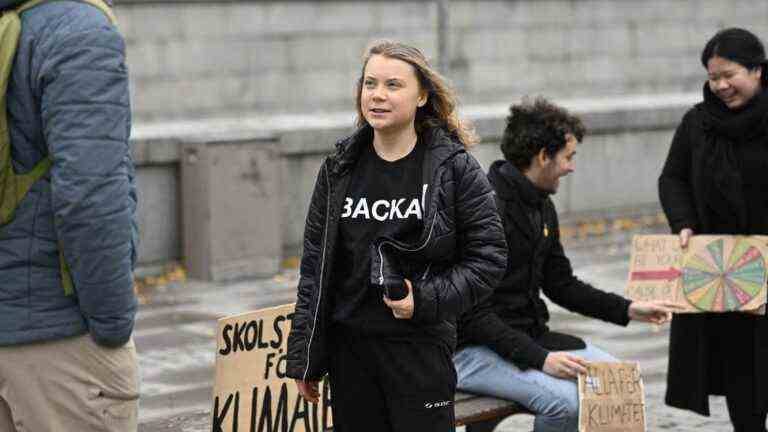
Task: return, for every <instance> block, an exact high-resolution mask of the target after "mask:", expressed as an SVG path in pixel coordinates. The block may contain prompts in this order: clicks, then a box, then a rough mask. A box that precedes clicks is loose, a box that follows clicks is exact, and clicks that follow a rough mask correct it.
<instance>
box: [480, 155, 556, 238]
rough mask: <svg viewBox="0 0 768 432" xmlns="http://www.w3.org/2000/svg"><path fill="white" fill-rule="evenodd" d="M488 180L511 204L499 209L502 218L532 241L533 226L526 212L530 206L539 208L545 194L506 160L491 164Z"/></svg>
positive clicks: (501, 196) (545, 197)
mask: <svg viewBox="0 0 768 432" xmlns="http://www.w3.org/2000/svg"><path fill="white" fill-rule="evenodd" d="M488 181H489V182H490V183H491V185H492V186H493V189H494V191H495V192H496V195H498V197H499V198H501V200H502V201H504V202H507V203H509V204H508V205H511V206H512V207H511V208H509V207H508V208H509V211H507V210H505V209H503V208H500V209H499V211H500V212H501V215H502V218H503V219H505V220H506V219H511V220H512V221H514V223H515V225H517V227H518V229H519V231H520V232H522V233H523V235H524V236H525V238H527V239H528V240H529V241H534V238H535V234H534V226H533V224H532V223H531V220H530V218H529V217H528V212H529V209H530V208H531V207H534V208H538V209H540V208H541V204H542V202H543V201H544V200H545V199H547V194H546V193H544V192H542V191H540V190H539V189H537V188H536V186H534V184H533V183H532V182H531V181H530V180H529V179H528V177H526V176H525V175H524V174H523V173H521V172H520V170H518V169H517V168H516V167H515V166H514V165H512V163H510V162H509V161H506V160H498V161H496V162H494V163H493V164H491V168H490V169H489V170H488Z"/></svg>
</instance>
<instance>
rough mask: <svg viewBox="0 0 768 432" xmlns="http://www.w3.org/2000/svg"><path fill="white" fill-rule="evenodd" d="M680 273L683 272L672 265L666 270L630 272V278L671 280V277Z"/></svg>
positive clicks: (636, 279) (675, 277)
mask: <svg viewBox="0 0 768 432" xmlns="http://www.w3.org/2000/svg"><path fill="white" fill-rule="evenodd" d="M682 274H683V273H682V272H681V271H680V270H678V269H676V268H674V267H670V268H669V269H668V270H646V271H636V272H632V275H631V276H630V279H631V280H633V281H647V280H668V281H671V280H673V279H677V278H679V277H680V275H682Z"/></svg>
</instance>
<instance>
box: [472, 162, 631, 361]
mask: <svg viewBox="0 0 768 432" xmlns="http://www.w3.org/2000/svg"><path fill="white" fill-rule="evenodd" d="M488 179H489V180H490V182H491V185H492V186H493V188H494V189H495V190H496V194H497V198H498V201H499V205H498V206H499V209H500V212H501V214H502V220H503V223H504V231H505V236H506V239H507V244H508V246H509V255H508V260H507V272H506V274H505V275H504V278H503V279H502V281H501V283H500V284H499V286H498V287H497V288H496V289H495V290H494V292H493V295H492V296H491V297H490V298H489V299H488V300H486V301H484V302H483V303H482V304H481V305H479V306H478V307H477V308H475V309H473V310H472V311H471V312H469V313H467V314H465V315H464V316H463V317H462V319H461V321H460V323H459V343H460V345H486V346H488V347H489V348H491V349H492V350H494V351H495V352H496V353H498V354H499V355H500V356H502V357H504V358H506V359H508V360H510V361H512V362H513V363H515V364H516V365H518V366H520V367H522V368H527V367H534V368H537V369H541V367H542V366H543V364H544V360H545V359H546V356H547V354H548V353H549V350H553V351H555V350H556V351H560V350H574V349H580V348H584V342H583V341H581V340H580V339H578V338H575V337H573V336H569V335H563V334H559V333H555V332H551V331H549V328H548V327H547V321H549V311H548V310H547V305H546V303H544V301H543V300H542V298H541V297H540V293H541V291H543V292H544V294H546V295H547V297H549V298H550V299H551V300H552V301H554V302H555V303H557V304H559V305H561V306H563V307H565V308H566V309H568V310H571V311H574V312H578V313H581V314H584V315H587V316H590V317H593V318H599V319H603V320H606V321H609V322H613V323H616V324H620V325H626V324H627V323H628V322H629V318H628V315H627V313H628V308H629V303H630V302H629V301H627V300H626V299H624V298H623V297H621V296H618V295H615V294H611V293H606V292H604V291H600V290H598V289H596V288H594V287H592V286H591V285H589V284H587V283H584V282H582V281H580V280H579V279H578V278H576V277H575V276H574V274H573V269H572V268H571V263H570V261H569V260H568V257H567V256H565V252H564V251H563V245H562V244H561V243H560V228H559V223H558V218H557V212H556V211H555V206H554V204H553V203H552V200H551V199H550V198H549V197H548V196H545V195H543V194H542V193H541V192H539V191H538V190H536V188H535V187H534V185H533V183H531V182H530V180H528V179H527V178H526V177H525V176H524V175H523V174H521V173H520V171H519V170H518V169H517V168H515V167H514V166H513V165H512V164H511V163H509V162H507V161H497V162H495V163H494V164H493V165H492V166H491V169H490V172H489V174H488ZM539 215H540V216H539Z"/></svg>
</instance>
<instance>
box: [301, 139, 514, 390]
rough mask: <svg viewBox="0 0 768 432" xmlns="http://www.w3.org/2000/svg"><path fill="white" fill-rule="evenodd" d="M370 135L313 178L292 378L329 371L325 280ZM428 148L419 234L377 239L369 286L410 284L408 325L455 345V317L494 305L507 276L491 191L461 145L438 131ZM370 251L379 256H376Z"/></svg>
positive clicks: (343, 145)
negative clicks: (412, 238) (395, 281)
mask: <svg viewBox="0 0 768 432" xmlns="http://www.w3.org/2000/svg"><path fill="white" fill-rule="evenodd" d="M372 136H373V133H372V129H371V128H370V127H363V128H361V129H360V130H358V131H357V132H356V133H355V134H353V135H352V136H350V137H348V138H346V139H344V140H342V141H339V142H338V143H337V152H336V154H335V155H333V156H330V157H328V158H327V159H326V160H325V161H324V163H323V165H322V167H321V168H320V173H319V174H318V176H317V182H316V184H315V190H314V192H313V194H312V199H311V202H310V207H309V213H308V215H307V221H306V227H305V231H304V253H303V256H302V259H301V268H300V271H301V277H300V279H299V286H298V293H297V301H296V312H295V314H294V318H293V324H292V328H291V333H290V335H289V337H288V376H290V377H292V378H298V379H303V380H318V379H320V378H322V377H323V376H324V375H325V373H326V371H327V357H328V354H329V353H328V352H327V349H326V344H327V337H328V335H327V333H328V331H327V330H328V326H329V324H330V315H331V312H332V311H331V307H330V302H329V299H330V298H331V297H332V295H331V291H332V290H333V286H331V285H329V283H330V282H331V281H332V280H333V278H332V276H331V275H330V273H331V271H330V270H331V269H332V268H333V263H332V261H333V258H334V255H335V249H336V239H337V235H338V222H339V215H340V211H341V210H342V205H343V202H344V197H345V193H346V190H347V185H348V184H349V180H350V177H351V171H352V167H353V166H354V164H355V162H356V161H357V157H358V155H359V150H360V148H361V144H363V143H370V140H371V139H372ZM419 142H420V143H419V145H426V146H427V148H426V153H425V157H424V169H423V173H424V176H425V179H424V180H425V183H429V184H430V185H431V187H430V193H429V196H428V198H427V200H426V209H425V212H424V214H425V217H424V228H423V232H422V234H421V235H420V238H419V240H418V241H417V242H415V243H414V244H402V243H400V242H397V241H395V240H392V239H384V238H381V239H378V240H377V241H376V242H374V244H372V245H371V247H372V257H371V281H372V282H373V283H381V282H382V279H383V280H384V281H386V280H387V279H388V278H392V277H407V278H408V279H410V280H412V281H413V286H414V303H415V311H414V317H413V318H412V319H413V320H414V322H417V323H420V324H422V325H424V326H425V327H427V326H429V327H430V330H431V331H430V333H433V334H437V335H439V337H440V338H441V339H442V341H443V342H445V343H447V344H448V345H449V346H451V347H453V346H455V345H456V330H455V329H456V326H455V322H456V319H457V318H458V317H459V315H460V314H461V313H463V312H465V311H466V310H468V309H470V308H471V307H473V306H474V305H475V304H477V303H479V301H480V300H482V299H483V298H485V297H487V296H488V295H490V293H491V292H492V290H493V287H495V285H496V283H497V282H498V281H499V280H500V279H501V277H502V276H503V274H504V269H505V266H506V262H507V249H506V243H505V240H504V232H503V229H502V226H501V220H500V218H499V216H498V213H497V211H496V204H495V201H494V197H493V191H492V189H491V187H490V185H489V184H488V180H487V179H486V178H485V175H484V173H483V171H482V169H481V167H480V165H479V164H478V163H477V161H476V160H475V159H474V157H472V156H471V155H470V154H469V153H467V151H466V150H465V149H464V147H463V146H462V145H461V144H460V143H459V142H458V140H457V139H456V138H455V137H453V136H452V135H449V134H448V133H446V132H445V131H443V130H441V129H430V130H427V131H425V132H424V133H422V134H421V137H420V141H419ZM374 251H375V253H374Z"/></svg>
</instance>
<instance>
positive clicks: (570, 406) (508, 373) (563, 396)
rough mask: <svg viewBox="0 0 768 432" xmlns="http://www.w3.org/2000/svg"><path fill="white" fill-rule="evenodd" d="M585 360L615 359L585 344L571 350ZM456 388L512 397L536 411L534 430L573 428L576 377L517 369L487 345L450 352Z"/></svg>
mask: <svg viewBox="0 0 768 432" xmlns="http://www.w3.org/2000/svg"><path fill="white" fill-rule="evenodd" d="M571 353H573V354H574V355H577V356H579V357H582V358H584V359H585V360H588V361H617V360H616V358H615V357H613V356H611V355H610V354H607V353H605V352H603V351H601V350H600V349H598V348H596V347H594V346H592V345H589V344H587V347H586V348H585V349H581V350H576V351H571ZM453 364H454V365H455V366H456V374H457V375H458V383H457V388H458V389H459V390H464V391H467V392H470V393H477V394H484V395H489V396H495V397H499V398H502V399H508V400H512V401H515V402H517V403H519V404H521V405H522V406H524V407H526V408H527V409H528V410H530V411H531V412H533V413H534V414H535V415H536V419H535V420H534V427H533V430H534V431H535V432H550V431H552V432H555V431H557V432H571V431H573V432H576V431H577V430H578V426H579V396H578V389H577V387H576V380H575V379H573V380H571V379H562V378H556V377H553V376H551V375H547V374H546V373H544V372H542V371H540V370H538V369H533V368H531V369H525V370H521V369H520V368H518V367H517V366H515V365H514V364H513V363H511V362H509V361H507V360H504V359H503V358H502V357H500V356H499V355H498V354H496V353H495V352H493V351H492V350H491V349H490V348H486V347H484V346H469V347H466V348H464V349H462V350H461V351H459V352H457V353H456V354H455V355H454V356H453Z"/></svg>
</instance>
